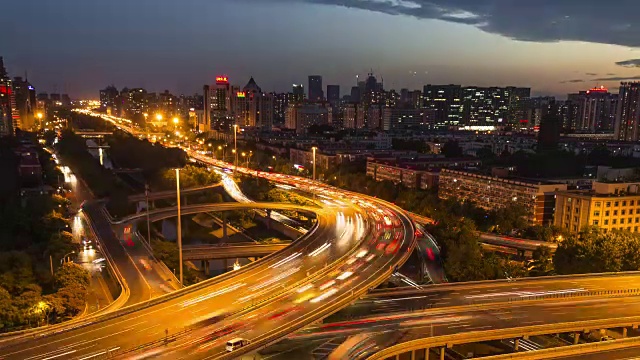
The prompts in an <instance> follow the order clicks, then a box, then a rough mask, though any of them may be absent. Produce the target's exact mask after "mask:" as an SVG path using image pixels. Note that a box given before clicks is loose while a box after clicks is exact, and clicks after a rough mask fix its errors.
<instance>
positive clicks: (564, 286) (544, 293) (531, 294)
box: [335, 278, 638, 318]
mask: <svg viewBox="0 0 640 360" xmlns="http://www.w3.org/2000/svg"><path fill="white" fill-rule="evenodd" d="M637 282H638V281H637V280H632V279H619V278H618V279H609V280H605V279H599V280H598V281H592V283H590V282H589V281H588V280H586V279H585V280H582V281H559V282H556V283H552V282H549V283H545V284H537V285H525V286H522V285H520V286H518V285H517V281H516V282H514V283H511V284H509V285H506V284H501V285H497V287H496V288H493V289H486V290H482V289H478V290H471V291H469V292H467V293H465V292H462V291H453V290H440V291H437V289H435V290H436V291H416V292H415V293H413V294H403V295H401V296H398V297H391V296H384V297H381V298H375V297H371V298H365V299H363V300H359V301H358V302H356V303H355V304H354V305H352V306H350V307H349V308H347V309H345V310H344V312H343V314H344V316H353V315H352V314H353V313H354V312H357V313H371V314H378V313H388V312H402V311H410V310H419V309H429V308H437V307H449V306H466V305H479V304H489V303H495V302H507V301H519V300H531V299H536V298H539V297H553V296H561V295H563V294H564V295H566V296H570V295H571V294H573V295H580V294H581V293H587V292H597V291H616V290H628V289H631V288H637V287H638V284H637ZM349 314H351V315H349ZM335 316H336V317H338V318H340V316H342V314H341V313H340V312H338V313H336V315H335Z"/></svg>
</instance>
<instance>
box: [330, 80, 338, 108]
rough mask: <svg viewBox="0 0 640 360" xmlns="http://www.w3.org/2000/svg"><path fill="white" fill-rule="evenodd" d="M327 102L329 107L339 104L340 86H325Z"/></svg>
mask: <svg viewBox="0 0 640 360" xmlns="http://www.w3.org/2000/svg"><path fill="white" fill-rule="evenodd" d="M327 101H328V102H329V103H330V104H331V106H334V107H335V106H337V105H338V103H339V102H340V85H327Z"/></svg>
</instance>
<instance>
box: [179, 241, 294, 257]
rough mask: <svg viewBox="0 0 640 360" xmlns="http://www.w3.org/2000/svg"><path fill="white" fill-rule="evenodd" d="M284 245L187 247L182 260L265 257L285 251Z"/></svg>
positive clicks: (249, 244)
mask: <svg viewBox="0 0 640 360" xmlns="http://www.w3.org/2000/svg"><path fill="white" fill-rule="evenodd" d="M287 246H289V244H288V243H283V244H255V243H230V244H224V245H186V246H183V247H182V258H183V259H184V260H185V261H190V260H216V259H231V258H246V257H263V256H267V255H270V254H272V253H275V252H277V251H280V250H284V248H286V247H287Z"/></svg>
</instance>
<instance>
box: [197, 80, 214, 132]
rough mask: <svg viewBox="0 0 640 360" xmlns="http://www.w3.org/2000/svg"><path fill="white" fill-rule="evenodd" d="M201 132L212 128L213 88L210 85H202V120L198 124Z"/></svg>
mask: <svg viewBox="0 0 640 360" xmlns="http://www.w3.org/2000/svg"><path fill="white" fill-rule="evenodd" d="M198 128H199V129H198V130H200V131H201V132H204V131H209V130H211V89H210V87H209V85H204V86H203V87H202V120H201V121H200V123H199V124H198Z"/></svg>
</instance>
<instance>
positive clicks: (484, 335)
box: [368, 316, 640, 360]
mask: <svg viewBox="0 0 640 360" xmlns="http://www.w3.org/2000/svg"><path fill="white" fill-rule="evenodd" d="M638 324H640V316H635V317H623V318H612V319H604V320H587V321H575V322H565V323H556V324H545V325H532V326H522V327H513V328H507V329H497V330H484V331H469V332H464V333H458V334H452V335H441V336H434V337H429V338H423V339H417V340H411V341H407V342H404V343H400V344H397V345H394V346H391V347H388V348H386V349H383V350H381V351H379V352H377V353H375V354H373V355H371V356H370V357H369V358H368V360H383V359H387V358H389V357H394V356H396V355H400V354H404V353H407V352H411V351H414V350H423V349H430V348H437V347H449V348H451V347H452V346H454V345H460V344H470V343H478V342H484V341H493V340H502V339H516V338H523V337H529V336H536V335H548V334H557V333H569V332H581V333H583V332H586V331H589V330H600V329H608V328H622V327H632V328H637V327H638ZM520 354H523V353H518V355H520ZM518 359H520V357H518Z"/></svg>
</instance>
